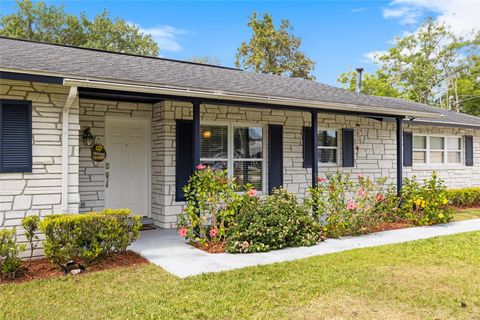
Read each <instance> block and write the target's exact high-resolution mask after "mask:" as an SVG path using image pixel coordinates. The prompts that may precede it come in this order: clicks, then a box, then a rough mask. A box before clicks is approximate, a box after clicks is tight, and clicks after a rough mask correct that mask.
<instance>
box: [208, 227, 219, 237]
mask: <svg viewBox="0 0 480 320" xmlns="http://www.w3.org/2000/svg"><path fill="white" fill-rule="evenodd" d="M217 234H218V230H217V229H215V228H212V229H210V237H211V238H215V237H216V236H217Z"/></svg>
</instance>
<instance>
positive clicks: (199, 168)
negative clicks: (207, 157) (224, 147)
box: [195, 163, 207, 170]
mask: <svg viewBox="0 0 480 320" xmlns="http://www.w3.org/2000/svg"><path fill="white" fill-rule="evenodd" d="M206 167H207V166H206V165H204V164H201V163H200V164H199V165H198V166H196V167H195V168H197V170H203V169H205V168H206Z"/></svg>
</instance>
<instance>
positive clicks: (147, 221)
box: [141, 217, 153, 224]
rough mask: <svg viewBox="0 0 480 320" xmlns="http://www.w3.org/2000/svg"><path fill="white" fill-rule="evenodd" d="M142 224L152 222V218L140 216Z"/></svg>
mask: <svg viewBox="0 0 480 320" xmlns="http://www.w3.org/2000/svg"><path fill="white" fill-rule="evenodd" d="M141 221H142V224H153V219H152V218H149V217H142V220H141Z"/></svg>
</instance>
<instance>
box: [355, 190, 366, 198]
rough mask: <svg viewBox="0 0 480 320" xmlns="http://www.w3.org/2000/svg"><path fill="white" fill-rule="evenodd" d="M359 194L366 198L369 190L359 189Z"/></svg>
mask: <svg viewBox="0 0 480 320" xmlns="http://www.w3.org/2000/svg"><path fill="white" fill-rule="evenodd" d="M357 194H358V196H359V197H362V198H365V197H366V196H367V191H365V189H363V188H360V189H359V190H358V192H357Z"/></svg>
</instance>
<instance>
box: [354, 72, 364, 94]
mask: <svg viewBox="0 0 480 320" xmlns="http://www.w3.org/2000/svg"><path fill="white" fill-rule="evenodd" d="M355 70H357V89H356V90H355V91H356V92H357V94H360V92H362V72H363V68H357V69H355Z"/></svg>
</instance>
